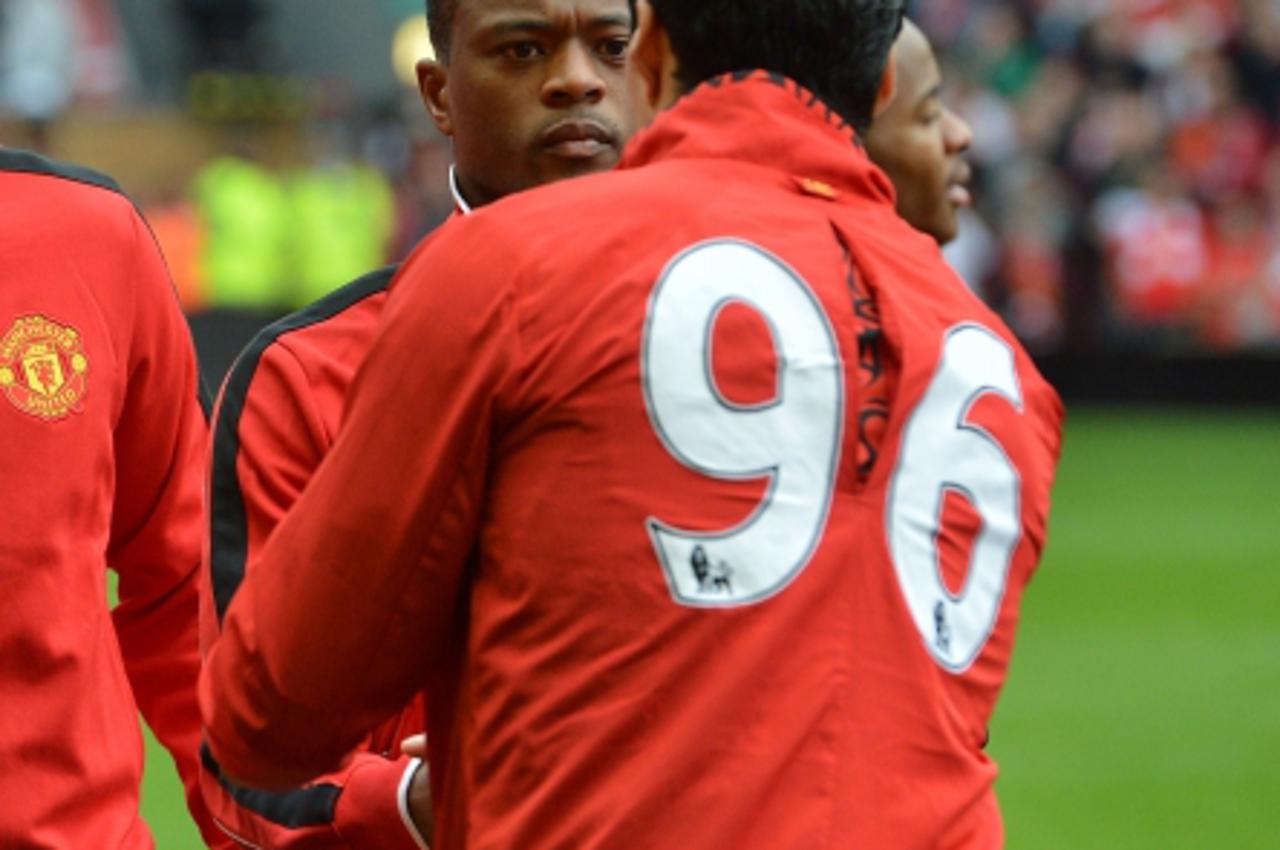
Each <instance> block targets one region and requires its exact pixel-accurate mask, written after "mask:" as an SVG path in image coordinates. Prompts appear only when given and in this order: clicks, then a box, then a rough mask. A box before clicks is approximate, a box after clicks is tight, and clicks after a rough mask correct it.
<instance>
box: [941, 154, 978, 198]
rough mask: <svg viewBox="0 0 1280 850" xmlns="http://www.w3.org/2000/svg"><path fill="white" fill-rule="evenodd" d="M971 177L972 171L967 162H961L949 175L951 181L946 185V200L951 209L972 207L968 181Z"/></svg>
mask: <svg viewBox="0 0 1280 850" xmlns="http://www.w3.org/2000/svg"><path fill="white" fill-rule="evenodd" d="M972 176H973V169H971V168H970V167H969V163H967V162H961V163H960V165H959V166H958V167H957V168H956V169H955V171H954V172H953V174H952V175H951V180H950V182H948V183H947V200H948V201H950V202H951V205H952V206H953V207H969V206H973V194H972V193H970V191H969V179H970V178H971V177H972Z"/></svg>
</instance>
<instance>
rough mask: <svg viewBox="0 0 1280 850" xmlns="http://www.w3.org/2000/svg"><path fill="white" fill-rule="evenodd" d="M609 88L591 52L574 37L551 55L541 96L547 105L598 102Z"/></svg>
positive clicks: (561, 105)
mask: <svg viewBox="0 0 1280 850" xmlns="http://www.w3.org/2000/svg"><path fill="white" fill-rule="evenodd" d="M606 88H607V87H606V84H605V81H604V78H603V77H601V76H600V72H599V68H598V67H597V64H596V62H595V59H594V58H593V57H592V55H591V52H590V51H589V50H588V49H587V48H586V47H585V46H584V45H582V44H580V43H578V42H576V41H574V42H570V43H569V44H566V45H565V46H564V47H563V48H562V49H560V50H558V51H557V52H556V53H555V55H554V56H552V61H551V68H550V73H549V74H548V76H547V80H546V82H545V83H544V84H543V86H542V100H543V103H545V104H546V105H547V106H560V107H563V106H569V105H572V104H575V103H584V102H585V103H598V102H599V101H600V100H601V99H602V98H603V97H604V95H605V91H606Z"/></svg>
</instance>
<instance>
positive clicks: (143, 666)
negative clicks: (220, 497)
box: [107, 215, 229, 846]
mask: <svg viewBox="0 0 1280 850" xmlns="http://www.w3.org/2000/svg"><path fill="white" fill-rule="evenodd" d="M133 225H134V226H133V249H132V251H131V255H130V262H129V265H128V268H127V269H125V270H122V272H123V273H124V274H127V275H129V276H130V278H131V281H132V283H133V287H132V297H133V299H134V301H133V305H132V327H131V332H130V334H129V335H128V337H127V340H128V341H127V345H128V351H127V352H123V353H122V355H121V359H122V361H123V362H124V363H125V366H124V368H125V369H126V370H127V374H125V375H123V376H121V377H122V381H123V383H124V384H125V390H124V396H123V401H122V404H121V406H120V413H119V415H118V418H117V421H116V424H115V430H114V435H113V436H114V443H115V454H116V459H115V464H116V475H117V478H116V484H115V501H114V505H113V508H112V518H111V537H110V542H109V544H108V549H107V563H108V565H109V566H110V567H111V568H112V569H113V570H115V571H116V573H117V574H118V576H119V579H120V581H119V596H120V602H119V605H118V606H117V607H116V608H115V609H114V611H113V612H112V618H113V622H114V624H115V629H116V634H117V636H118V638H119V641H120V648H121V652H122V655H123V658H124V664H125V670H126V673H127V675H128V677H129V683H130V686H131V688H132V690H133V693H134V699H135V700H136V701H137V703H138V707H139V709H140V710H141V712H142V715H143V717H144V718H145V719H146V721H147V723H148V725H150V727H151V729H152V731H153V732H155V735H156V737H157V738H158V739H159V740H160V742H161V743H162V744H163V745H164V746H165V747H166V748H167V749H168V750H169V753H170V754H171V755H172V757H173V760H174V763H175V764H176V766H177V768H178V773H179V775H180V776H181V777H182V781H183V784H184V786H185V788H186V795H187V804H188V807H189V808H190V811H191V814H192V816H193V817H194V818H195V820H196V822H197V824H198V825H199V826H200V830H201V832H202V833H203V835H204V838H205V840H206V842H208V843H209V844H210V845H211V846H229V845H226V844H220V843H219V842H225V841H226V839H225V838H224V837H222V836H221V834H220V833H219V832H218V831H217V829H216V827H215V826H214V825H213V822H212V820H211V818H210V817H209V812H208V810H207V808H206V807H205V804H204V800H203V799H202V797H201V796H200V792H199V788H198V782H199V779H198V774H199V768H198V761H199V759H198V752H199V742H200V714H199V708H198V703H197V701H196V692H195V684H196V681H197V677H198V675H199V669H200V650H199V645H198V638H197V581H198V578H199V567H200V550H201V536H202V535H201V529H202V522H201V515H202V505H201V485H202V481H203V478H204V474H203V472H204V465H203V454H204V446H205V443H206V440H207V424H206V422H205V417H204V411H203V409H202V407H201V406H200V400H199V379H198V378H197V374H196V361H195V351H194V348H193V346H192V342H191V335H190V332H189V331H188V330H187V324H186V320H185V319H184V318H183V316H182V313H181V311H180V310H179V308H178V301H177V297H176V295H175V294H174V290H173V286H172V284H171V283H170V282H169V277H168V273H167V271H166V270H165V267H164V262H163V260H162V259H161V257H160V253H159V250H158V249H157V247H156V245H155V242H154V240H153V239H152V237H151V234H150V232H149V231H148V230H147V228H146V225H145V224H144V223H143V222H142V220H141V219H140V218H138V217H137V216H136V215H135V216H134V222H133Z"/></svg>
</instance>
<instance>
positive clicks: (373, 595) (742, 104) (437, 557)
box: [201, 74, 1062, 850]
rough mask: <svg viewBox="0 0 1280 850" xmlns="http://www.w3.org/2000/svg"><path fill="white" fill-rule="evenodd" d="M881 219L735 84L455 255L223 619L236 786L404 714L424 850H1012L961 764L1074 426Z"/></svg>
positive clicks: (890, 215)
mask: <svg viewBox="0 0 1280 850" xmlns="http://www.w3.org/2000/svg"><path fill="white" fill-rule="evenodd" d="M893 206H894V205H893V192H892V187H891V186H890V185H889V183H888V180H887V179H886V178H885V177H884V175H883V174H882V173H881V172H880V171H879V170H878V169H876V168H875V167H874V166H873V165H872V164H871V163H870V161H869V160H868V159H867V158H866V156H865V154H864V152H863V151H862V150H861V148H860V147H858V145H857V144H856V140H855V138H854V137H853V133H852V131H851V130H849V129H848V128H847V127H845V126H843V125H842V124H840V123H839V122H838V121H837V120H835V119H833V118H832V117H831V115H830V113H829V112H828V111H827V110H825V109H824V108H823V106H822V104H821V103H820V102H818V101H817V100H816V99H815V98H813V97H812V96H811V95H809V94H808V93H807V92H804V91H802V90H800V89H799V88H798V87H796V86H795V85H794V84H793V83H791V82H789V81H786V80H783V79H778V78H774V77H770V76H769V75H765V74H751V75H745V78H743V77H742V76H740V77H739V78H735V79H722V80H716V81H714V82H713V83H710V84H707V85H704V86H702V87H700V88H698V89H697V90H696V91H694V92H693V93H691V94H690V95H688V96H686V97H685V98H683V99H682V100H681V101H680V102H679V103H678V104H677V105H675V106H674V107H673V108H671V109H670V110H668V111H667V112H665V113H664V114H663V115H661V116H659V118H658V120H657V121H656V122H655V123H654V124H653V125H652V127H651V128H650V129H648V130H647V131H645V132H643V133H641V134H640V135H639V136H637V137H636V138H635V139H633V140H632V142H631V144H630V146H629V147H628V150H627V153H626V155H625V157H624V162H623V166H622V168H621V169H620V170H619V171H616V172H613V173H610V174H605V175H598V176H593V177H587V178H582V179H579V180H572V181H567V182H565V183H562V184H558V185H555V186H551V187H546V188H543V189H538V190H534V191H532V192H529V193H525V194H522V195H518V196H513V197H511V198H508V199H505V200H503V201H501V202H499V203H497V204H494V205H492V206H490V207H486V208H485V209H484V210H481V211H480V212H478V213H476V214H475V215H474V216H472V217H471V218H468V219H465V220H460V221H456V222H453V223H451V224H450V225H448V226H447V227H446V228H445V230H444V231H442V232H441V233H439V234H438V236H437V238H436V239H435V240H433V242H432V243H431V244H430V245H428V246H426V248H424V249H423V250H421V251H419V252H418V253H416V254H415V256H414V257H413V258H412V259H411V260H410V261H409V263H408V264H407V266H406V267H405V268H404V270H403V271H402V272H401V278H400V283H398V284H397V287H396V290H395V292H394V294H393V295H392V297H391V300H390V304H389V305H388V308H387V311H386V317H385V320H384V325H383V328H382V331H381V333H380V336H379V338H378V340H377V341H376V342H375V344H374V346H373V349H372V350H371V352H370V354H369V356H368V359H367V360H366V361H365V363H364V366H363V367H362V369H361V372H360V374H359V376H358V377H357V379H356V382H355V384H354V387H353V390H352V393H351V397H350V400H349V406H348V410H347V416H346V418H345V420H344V422H343V427H342V430H341V431H340V433H339V435H338V439H337V441H336V443H335V445H334V448H333V450H332V451H331V453H330V454H329V456H328V458H327V459H326V461H325V463H324V464H323V465H322V466H321V468H320V470H319V472H318V473H317V474H316V476H315V477H314V478H313V479H312V481H311V483H310V484H309V486H308V488H307V491H306V493H304V494H303V497H302V499H301V500H300V501H299V502H298V503H297V505H296V506H295V508H294V510H292V511H291V512H290V514H289V515H288V516H287V517H286V518H285V520H284V521H283V522H282V523H281V525H280V526H279V528H278V529H277V531H276V534H275V535H274V536H273V537H272V539H271V541H270V542H269V543H268V545H267V547H266V549H265V550H264V551H263V553H262V556H261V562H260V563H261V566H262V569H259V570H258V571H256V572H254V573H252V574H251V575H250V576H249V577H248V579H247V581H246V582H245V583H244V585H243V586H242V587H241V589H240V591H239V594H238V595H237V598H236V600H235V602H234V603H233V604H232V606H231V608H230V611H229V613H228V615H227V617H226V620H225V623H224V631H223V636H222V639H221V640H220V642H219V644H218V646H217V647H216V649H215V650H214V653H213V655H212V657H211V658H210V661H209V664H208V666H207V667H206V670H205V673H204V674H203V678H202V684H201V704H202V709H203V712H204V717H205V721H206V725H207V732H208V735H209V740H210V743H211V746H212V749H213V751H214V753H215V754H216V755H217V756H218V758H219V759H220V760H221V761H222V763H223V765H224V766H225V768H226V769H227V770H228V771H229V772H230V773H232V774H233V775H237V776H241V777H244V778H245V779H247V780H250V781H253V782H258V783H287V782H292V781H295V780H296V779H297V778H298V777H299V776H305V775H306V774H307V773H309V772H315V771H319V770H324V769H328V768H331V767H332V766H333V764H334V763H335V762H336V761H338V760H339V759H340V758H341V757H342V754H343V753H345V752H346V751H347V749H348V748H349V747H350V746H351V745H352V744H353V743H354V742H355V741H356V740H357V739H358V738H359V737H360V735H362V734H363V730H364V729H366V728H368V727H369V726H370V725H371V724H373V723H375V722H377V721H379V720H381V719H382V718H383V717H385V716H386V715H387V714H388V713H390V712H392V711H394V710H395V709H396V708H397V707H398V706H399V705H401V704H403V702H404V700H406V699H407V698H408V697H409V696H410V695H411V694H412V693H414V692H415V691H416V690H418V689H420V688H422V687H423V685H424V684H425V685H426V691H427V693H428V694H429V697H430V712H429V716H430V726H431V728H430V732H431V758H432V775H433V784H434V788H433V790H434V793H435V796H436V800H437V801H438V805H439V808H438V820H437V835H436V843H437V844H438V846H439V847H441V848H445V850H457V848H468V850H497V848H512V847H519V848H523V850H552V848H557V850H560V849H561V848H574V850H600V849H601V848H609V850H661V848H682V849H683V848H691V847H692V848H716V849H717V850H720V848H731V847H762V848H765V847H767V848H770V850H790V848H794V850H801V848H803V850H820V849H821V848H827V850H847V848H851V847H874V848H920V850H924V848H936V847H952V848H993V847H998V846H1000V845H1001V843H1002V827H1001V820H1000V815H999V810H998V807H997V805H996V801H995V797H994V792H993V783H994V779H995V775H996V769H995V766H994V765H993V764H992V762H991V760H990V759H989V758H988V757H987V755H986V754H985V753H984V751H983V745H984V742H985V739H986V726H987V722H988V720H989V718H990V716H991V712H992V709H993V707H994V704H995V701H996V698H997V695H998V693H999V691H1000V688H1001V686H1002V684H1003V682H1004V678H1005V673H1006V670H1007V667H1008V663H1009V659H1010V653H1011V649H1012V643H1013V638H1014V630H1015V625H1016V622H1017V617H1018V606H1019V601H1020V598H1021V595H1022V590H1023V588H1024V586H1025V584H1026V583H1027V581H1028V579H1029V578H1030V576H1031V574H1032V572H1033V570H1034V568H1035V565H1036V563H1037V560H1038V558H1039V555H1040V552H1041V549H1042V546H1043V543H1044V534H1045V524H1046V518H1047V513H1048V507H1049V491H1050V486H1051V482H1052V477H1053V470H1054V466H1055V464H1056V459H1057V455H1058V449H1059V439H1060V421H1061V415H1062V410H1061V405H1060V403H1059V400H1058V398H1057V395H1056V394H1055V393H1054V392H1053V390H1052V389H1051V388H1050V387H1049V386H1048V385H1047V384H1046V383H1045V382H1044V380H1043V379H1042V378H1041V377H1040V375H1039V374H1038V372H1037V371H1036V369H1035V367H1034V366H1033V364H1032V363H1031V361H1030V359H1029V358H1028V357H1027V355H1026V353H1025V352H1024V351H1023V350H1022V348H1021V347H1020V346H1019V345H1018V344H1017V342H1016V341H1015V340H1014V339H1013V337H1012V336H1011V335H1010V333H1009V331H1008V330H1007V329H1006V328H1005V326H1004V325H1003V324H1002V323H1001V322H1000V321H999V319H998V318H997V317H996V316H995V315H993V314H992V313H991V312H990V311H989V310H988V309H987V308H986V307H984V306H983V305H982V304H981V303H980V302H979V301H978V300H977V299H976V298H974V296H973V295H972V294H971V293H970V292H969V291H968V289H967V288H966V287H965V286H964V284H963V283H962V282H961V281H960V280H959V279H958V278H957V277H956V276H955V274H954V273H953V272H951V271H950V269H949V268H947V266H946V265H945V264H944V263H943V261H942V259H941V256H940V254H939V252H938V250H937V247H936V246H935V245H934V244H933V243H932V241H931V240H929V239H928V238H927V237H925V236H923V235H921V234H918V233H916V232H915V231H913V230H911V228H910V227H909V226H908V225H907V224H906V223H905V222H903V221H902V220H901V219H899V218H898V217H897V215H896V214H895V213H894V208H893ZM428 275H429V276H430V278H431V285H423V286H415V285H413V284H414V282H415V280H416V279H417V278H419V277H425V276H428ZM851 282H856V283H857V284H858V285H857V286H851ZM867 300H870V301H871V302H872V303H871V304H870V305H868V304H866V303H862V302H865V301H867ZM871 309H874V311H875V312H876V313H877V314H878V316H879V321H880V326H881V329H882V330H881V333H882V335H883V340H882V342H883V352H884V356H885V358H886V359H887V360H890V361H892V363H893V364H894V369H893V372H894V374H895V375H896V377H895V379H894V380H893V382H892V385H891V386H887V387H882V388H879V389H877V391H883V392H887V393H888V399H887V407H886V408H885V409H886V410H887V414H886V415H887V419H886V420H885V422H884V427H883V436H882V439H881V444H880V453H879V456H878V458H877V459H876V461H875V463H874V464H873V466H872V468H871V469H869V470H859V469H858V466H859V464H858V459H859V452H858V451H857V448H858V442H859V438H860V429H859V427H858V420H859V412H860V411H861V410H863V409H864V404H863V401H864V399H862V398H861V396H862V395H863V394H865V392H867V390H866V386H865V384H864V382H863V381H862V378H861V375H860V370H861V369H862V368H863V364H862V362H861V359H860V346H859V339H858V336H859V332H860V328H861V327H862V325H861V323H860V322H859V321H857V320H856V319H855V316H856V315H858V314H859V313H860V312H862V313H865V312H867V311H868V310H871Z"/></svg>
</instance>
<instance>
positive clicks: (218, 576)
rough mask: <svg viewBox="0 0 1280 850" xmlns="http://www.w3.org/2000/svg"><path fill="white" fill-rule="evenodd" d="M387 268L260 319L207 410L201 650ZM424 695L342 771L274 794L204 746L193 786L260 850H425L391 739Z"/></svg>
mask: <svg viewBox="0 0 1280 850" xmlns="http://www.w3.org/2000/svg"><path fill="white" fill-rule="evenodd" d="M394 273H395V269H394V268H387V269H383V270H381V271H378V272H374V273H372V274H370V275H368V276H366V277H364V278H361V279H360V280H358V281H356V282H354V283H352V284H350V285H348V286H346V287H344V288H342V289H340V290H338V291H337V292H334V293H333V294H332V295H329V296H327V297H325V298H322V299H321V300H319V301H317V302H316V303H315V304H313V305H311V306H310V307H307V308H306V309H304V310H301V311H299V312H297V313H294V314H292V315H290V316H286V317H285V318H283V319H281V320H280V321H278V322H276V323H274V324H272V325H270V326H268V327H267V328H266V329H265V330H263V331H262V333H260V334H259V335H258V336H257V338H256V339H255V340H254V341H253V342H252V343H251V344H250V345H249V347H248V348H247V349H246V350H245V351H244V353H242V354H241V355H240V357H239V358H237V360H236V364H235V366H233V367H232V369H231V372H230V373H229V374H228V376H227V379H226V381H225V382H224V383H223V387H222V391H221V392H220V393H219V398H218V405H217V407H216V408H215V412H214V423H215V424H214V429H213V463H212V469H211V476H210V485H211V486H210V500H209V504H210V548H209V563H208V571H209V572H208V579H209V580H208V581H207V583H206V584H205V591H204V592H203V593H202V595H201V637H202V646H203V647H204V649H205V650H206V651H207V650H208V649H209V648H210V647H211V646H212V645H213V644H214V642H215V641H216V640H217V637H218V632H219V628H220V623H221V620H222V616H223V615H224V614H225V612H226V608H227V606H228V605H229V604H230V603H231V599H232V598H233V597H234V595H235V593H236V590H237V589H238V588H239V586H240V583H241V582H242V581H243V580H244V577H245V574H246V570H247V569H250V568H251V567H250V565H251V564H252V563H253V562H254V560H255V558H256V556H257V554H258V553H259V552H260V550H261V549H262V546H263V544H265V542H266V540H267V537H268V536H269V535H270V533H271V531H272V529H274V528H275V526H276V525H277V523H279V521H280V518H281V517H282V516H283V515H284V513H285V511H286V510H287V509H288V508H289V507H290V506H291V505H292V504H293V503H294V502H295V501H296V500H297V498H298V496H299V495H300V494H301V492H302V490H303V488H304V487H305V486H306V483H307V481H308V480H309V479H310V478H311V476H312V474H313V473H314V472H315V470H316V467H318V466H319V465H320V461H321V460H323V459H324V456H325V454H327V453H328V451H329V448H330V447H331V446H332V444H333V438H334V435H335V434H336V433H337V430H338V424H339V422H340V420H341V417H342V408H343V402H344V400H345V398H346V394H347V388H348V386H349V385H350V383H351V380H352V378H353V377H354V376H355V373H356V369H357V368H358V367H359V365H360V363H361V362H362V361H363V359H364V355H365V354H366V353H367V352H368V348H369V344H370V342H371V341H372V339H373V337H374V333H375V331H376V330H377V327H378V319H379V316H380V314H381V312H382V308H383V306H384V305H385V304H386V300H387V287H388V285H389V284H390V282H391V279H392V276H393V275H394ZM424 711H425V709H424V705H423V701H422V698H421V697H417V698H415V699H414V700H413V701H412V702H411V703H410V705H408V706H407V707H405V708H404V710H403V711H401V712H400V713H399V714H398V715H397V716H396V717H395V718H393V719H392V720H389V721H387V722H386V723H383V724H382V725H381V726H380V727H379V728H378V729H377V730H375V731H374V732H373V733H372V734H371V735H370V736H368V737H367V738H366V739H365V740H364V741H362V742H361V745H360V747H359V752H357V753H356V754H355V755H353V757H352V758H351V760H350V762H349V763H348V764H347V765H346V766H345V767H344V768H343V769H342V770H340V771H337V772H335V773H331V774H329V775H326V776H321V777H318V778H314V779H312V780H311V781H309V782H308V783H306V784H305V785H304V786H300V787H298V788H294V789H291V790H289V791H286V792H283V793H267V792H263V791H256V790H249V789H245V788H240V787H237V786H236V785H235V784H234V783H232V782H230V781H229V780H228V779H227V778H226V777H224V776H222V775H221V771H220V770H219V768H218V765H217V763H216V761H215V760H213V759H212V758H211V757H210V756H209V755H208V754H207V753H206V754H205V758H204V770H203V771H202V774H201V783H202V786H203V789H204V794H205V799H206V800H207V801H208V803H209V806H210V808H211V809H212V810H213V814H214V817H215V818H216V819H217V821H218V823H219V824H220V825H221V826H222V827H223V829H225V830H226V831H227V832H228V833H230V834H232V835H235V836H237V837H238V838H239V840H241V841H242V842H244V843H247V844H250V845H252V846H256V847H263V848H289V850H302V849H303V848H339V847H342V848H355V850H359V849H360V848H369V850H395V848H403V850H416V848H420V847H422V846H423V845H422V843H421V842H420V839H419V837H417V835H416V831H415V830H414V829H413V827H412V826H411V824H409V823H408V822H406V820H405V819H404V813H403V812H402V810H401V806H400V801H401V800H402V798H403V794H404V791H405V783H406V782H408V781H409V780H410V779H411V778H412V774H413V771H414V770H415V769H416V768H417V762H416V761H415V760H411V759H408V758H403V757H398V756H397V754H398V752H399V745H400V741H401V740H402V739H403V738H404V737H406V736H407V735H410V734H413V733H416V732H421V731H422V730H423V727H424V723H425V715H424Z"/></svg>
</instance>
